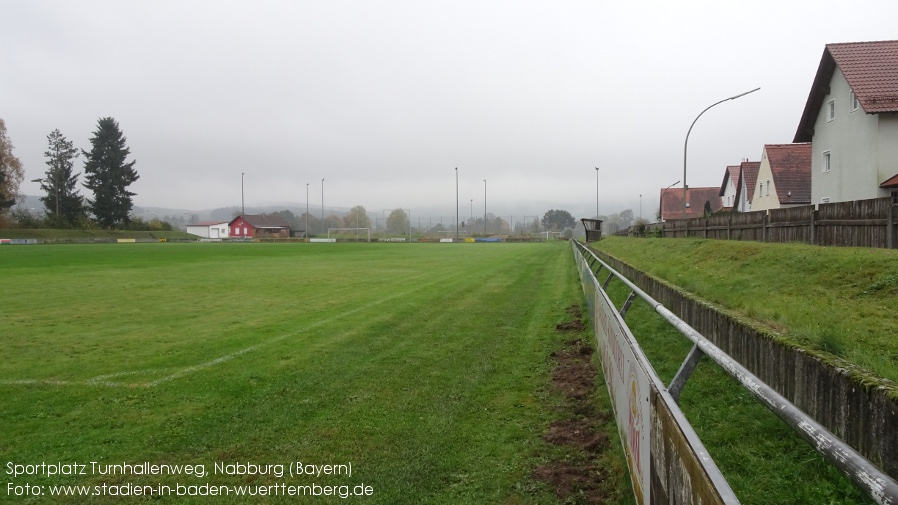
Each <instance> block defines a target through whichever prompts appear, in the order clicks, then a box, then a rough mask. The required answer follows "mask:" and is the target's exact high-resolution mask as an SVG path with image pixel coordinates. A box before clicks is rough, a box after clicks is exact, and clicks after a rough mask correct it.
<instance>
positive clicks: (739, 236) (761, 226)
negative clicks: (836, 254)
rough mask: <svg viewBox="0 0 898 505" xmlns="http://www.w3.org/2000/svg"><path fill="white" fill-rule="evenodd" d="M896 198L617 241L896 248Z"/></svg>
mask: <svg viewBox="0 0 898 505" xmlns="http://www.w3.org/2000/svg"><path fill="white" fill-rule="evenodd" d="M896 208H898V196H896V195H893V196H887V197H883V198H874V199H871V200H856V201H852V202H837V203H821V204H819V205H816V206H815V205H805V206H801V207H790V208H786V209H771V210H760V211H755V212H733V213H726V214H718V215H715V216H711V217H706V218H705V217H700V218H693V219H678V220H668V221H667V222H664V223H654V224H647V225H645V226H644V227H636V226H631V227H630V228H628V229H627V230H625V231H623V232H619V233H618V234H619V235H627V236H640V235H643V234H648V235H656V236H660V237H701V238H709V239H720V240H753V241H758V242H804V243H807V244H816V245H821V246H843V247H879V248H885V249H895V248H898V237H896V229H898V215H896V214H898V211H896Z"/></svg>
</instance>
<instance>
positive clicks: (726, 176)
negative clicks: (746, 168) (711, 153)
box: [720, 165, 740, 209]
mask: <svg viewBox="0 0 898 505" xmlns="http://www.w3.org/2000/svg"><path fill="white" fill-rule="evenodd" d="M739 172H740V170H739V165H729V166H727V168H726V170H725V171H724V172H723V183H722V184H721V185H720V203H721V205H723V208H724V209H732V208H733V207H735V206H736V203H737V199H736V188H737V187H738V186H739V176H740V173H739Z"/></svg>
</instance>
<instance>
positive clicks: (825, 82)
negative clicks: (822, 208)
mask: <svg viewBox="0 0 898 505" xmlns="http://www.w3.org/2000/svg"><path fill="white" fill-rule="evenodd" d="M896 113H898V40H886V41H878V42H851V43H842V44H827V45H826V48H825V49H824V50H823V56H822V57H821V59H820V64H819V65H818V67H817V74H816V75H815V77H814V83H813V85H812V86H811V92H810V94H809V95H808V100H807V103H806V104H805V108H804V112H803V113H802V116H801V121H800V122H799V124H798V130H797V131H796V133H795V138H794V142H796V143H798V142H811V146H812V147H811V202H812V203H821V202H841V201H851V200H864V199H868V198H878V197H882V196H888V195H889V193H890V191H892V190H894V189H896V188H898V114H896Z"/></svg>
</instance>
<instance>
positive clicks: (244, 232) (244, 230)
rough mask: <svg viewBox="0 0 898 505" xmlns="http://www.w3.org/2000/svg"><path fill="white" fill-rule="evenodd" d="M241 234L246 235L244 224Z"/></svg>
mask: <svg viewBox="0 0 898 505" xmlns="http://www.w3.org/2000/svg"><path fill="white" fill-rule="evenodd" d="M243 234H244V235H246V226H244V227H243Z"/></svg>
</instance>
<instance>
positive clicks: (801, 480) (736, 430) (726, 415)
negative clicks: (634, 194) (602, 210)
mask: <svg viewBox="0 0 898 505" xmlns="http://www.w3.org/2000/svg"><path fill="white" fill-rule="evenodd" d="M603 241H604V240H603ZM608 293H609V295H610V296H611V299H612V301H613V302H614V303H615V306H616V307H621V306H623V303H624V301H625V300H626V298H627V296H628V295H629V288H627V287H626V286H625V285H624V284H623V283H622V282H619V281H616V280H614V281H612V282H611V283H610V284H609V286H608ZM626 321H627V326H628V327H629V328H630V330H631V331H632V332H633V335H634V337H635V338H636V339H637V340H638V341H639V345H640V348H641V349H642V350H643V352H645V354H646V357H648V359H649V361H650V362H651V363H652V367H653V368H654V370H655V372H656V373H657V374H658V376H659V377H660V378H661V381H662V382H663V383H665V384H670V381H671V379H673V377H674V375H675V374H676V372H677V370H678V369H679V367H680V364H681V363H682V362H683V360H684V359H685V358H686V355H687V354H688V352H689V350H690V348H691V347H692V343H691V342H690V341H689V340H687V339H686V338H685V337H684V336H683V335H682V334H681V333H680V332H679V331H677V330H676V329H675V328H673V327H672V326H671V325H670V324H669V323H667V322H666V321H665V320H664V319H663V318H662V317H661V316H660V315H658V314H657V313H656V312H655V311H654V310H653V309H652V308H651V307H649V305H648V304H647V303H645V302H643V301H642V300H641V299H637V301H636V302H635V303H634V304H633V305H632V306H631V307H630V310H629V311H628V312H627V317H626ZM680 408H681V409H682V410H683V413H684V414H685V415H686V417H687V419H688V420H689V422H690V424H691V425H692V427H693V428H694V429H695V432H696V434H697V435H698V437H699V438H700V439H701V440H702V443H703V444H704V445H705V447H706V448H707V450H708V452H709V453H710V454H711V457H712V458H714V461H715V463H717V466H718V467H719V468H720V471H721V472H722V473H723V476H724V477H725V478H726V480H727V482H729V484H730V486H731V487H732V489H733V492H734V493H736V496H737V497H738V498H739V500H740V501H741V503H743V504H744V505H769V504H777V505H805V504H811V503H813V504H831V505H835V504H839V505H851V504H870V503H873V500H871V499H869V498H868V497H867V496H866V495H865V494H864V492H863V491H861V490H860V489H858V488H857V487H855V486H854V485H853V484H852V483H851V481H850V480H849V479H848V478H847V477H845V476H844V475H842V474H841V473H840V472H839V470H837V469H836V468H835V467H834V466H832V465H831V464H830V463H828V462H827V461H826V460H824V459H823V457H822V456H820V455H819V454H818V453H817V452H816V451H815V450H814V449H813V448H812V447H811V446H810V445H808V444H807V442H805V441H804V440H803V439H801V438H800V437H799V436H798V435H797V434H795V432H794V431H792V429H791V428H789V427H788V426H787V425H786V424H785V423H784V422H783V421H781V420H780V419H779V418H778V417H776V416H775V415H774V414H773V413H772V412H770V411H769V410H768V409H767V408H765V407H764V406H762V405H761V404H760V403H759V402H758V401H757V400H756V399H755V398H754V396H752V395H751V394H750V393H749V392H748V391H746V390H745V389H744V388H743V387H742V386H741V385H740V384H739V383H738V382H736V380H735V379H733V378H732V377H731V376H730V375H728V374H727V373H726V372H724V371H723V369H721V368H720V367H719V366H718V365H717V364H715V363H714V362H712V361H711V360H709V359H708V358H703V359H702V360H701V361H700V362H699V365H698V367H697V368H696V369H695V371H694V372H693V374H692V376H691V377H690V378H689V381H688V382H687V383H686V386H685V388H684V389H683V391H682V393H681V396H680Z"/></svg>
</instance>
